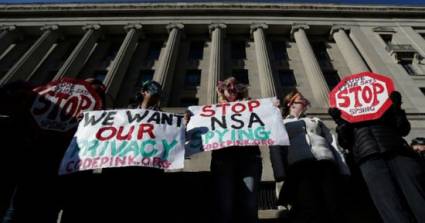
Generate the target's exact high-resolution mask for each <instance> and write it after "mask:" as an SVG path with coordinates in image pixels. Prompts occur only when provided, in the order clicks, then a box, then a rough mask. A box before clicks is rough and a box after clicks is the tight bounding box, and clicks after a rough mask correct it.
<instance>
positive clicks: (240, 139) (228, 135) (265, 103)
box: [186, 98, 289, 152]
mask: <svg viewBox="0 0 425 223" xmlns="http://www.w3.org/2000/svg"><path fill="white" fill-rule="evenodd" d="M273 100H276V99H273V98H265V99H258V100H249V101H248V100H247V101H237V102H231V103H230V102H229V103H221V104H215V105H204V106H191V107H189V110H190V112H192V114H193V116H192V117H191V119H190V122H189V124H188V126H187V130H188V135H189V136H188V138H189V139H190V141H189V143H188V145H187V146H186V149H187V150H188V151H191V152H193V151H202V150H205V151H209V150H216V149H221V148H225V147H230V146H253V145H289V139H288V135H287V133H286V130H285V127H284V125H283V121H282V118H281V114H280V111H279V109H278V108H277V107H276V106H274V105H273Z"/></svg>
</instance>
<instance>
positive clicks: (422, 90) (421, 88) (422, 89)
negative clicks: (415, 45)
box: [419, 87, 425, 95]
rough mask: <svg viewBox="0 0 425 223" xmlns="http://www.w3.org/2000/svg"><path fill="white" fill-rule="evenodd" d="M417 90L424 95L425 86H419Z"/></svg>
mask: <svg viewBox="0 0 425 223" xmlns="http://www.w3.org/2000/svg"><path fill="white" fill-rule="evenodd" d="M419 90H421V92H422V94H423V95H425V87H420V88H419Z"/></svg>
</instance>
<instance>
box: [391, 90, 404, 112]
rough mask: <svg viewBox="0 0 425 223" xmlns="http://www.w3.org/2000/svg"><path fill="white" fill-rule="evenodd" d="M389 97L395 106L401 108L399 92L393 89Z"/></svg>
mask: <svg viewBox="0 0 425 223" xmlns="http://www.w3.org/2000/svg"><path fill="white" fill-rule="evenodd" d="M390 99H391V101H392V102H393V106H394V107H395V108H401V103H402V102H401V94H400V92H398V91H393V92H391V94H390Z"/></svg>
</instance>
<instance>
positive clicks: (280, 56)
mask: <svg viewBox="0 0 425 223" xmlns="http://www.w3.org/2000/svg"><path fill="white" fill-rule="evenodd" d="M272 48H273V49H272V51H273V56H274V59H275V60H286V59H287V58H288V52H287V51H286V43H285V42H284V41H279V42H272Z"/></svg>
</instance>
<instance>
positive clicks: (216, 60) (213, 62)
mask: <svg viewBox="0 0 425 223" xmlns="http://www.w3.org/2000/svg"><path fill="white" fill-rule="evenodd" d="M208 28H209V30H210V33H211V47H210V48H211V54H210V68H209V72H208V88H207V104H215V103H217V93H216V91H215V87H216V85H217V82H218V81H219V80H220V79H221V78H222V77H223V36H224V34H223V33H224V29H226V25H225V24H211V25H210V26H209V27H208Z"/></svg>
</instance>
